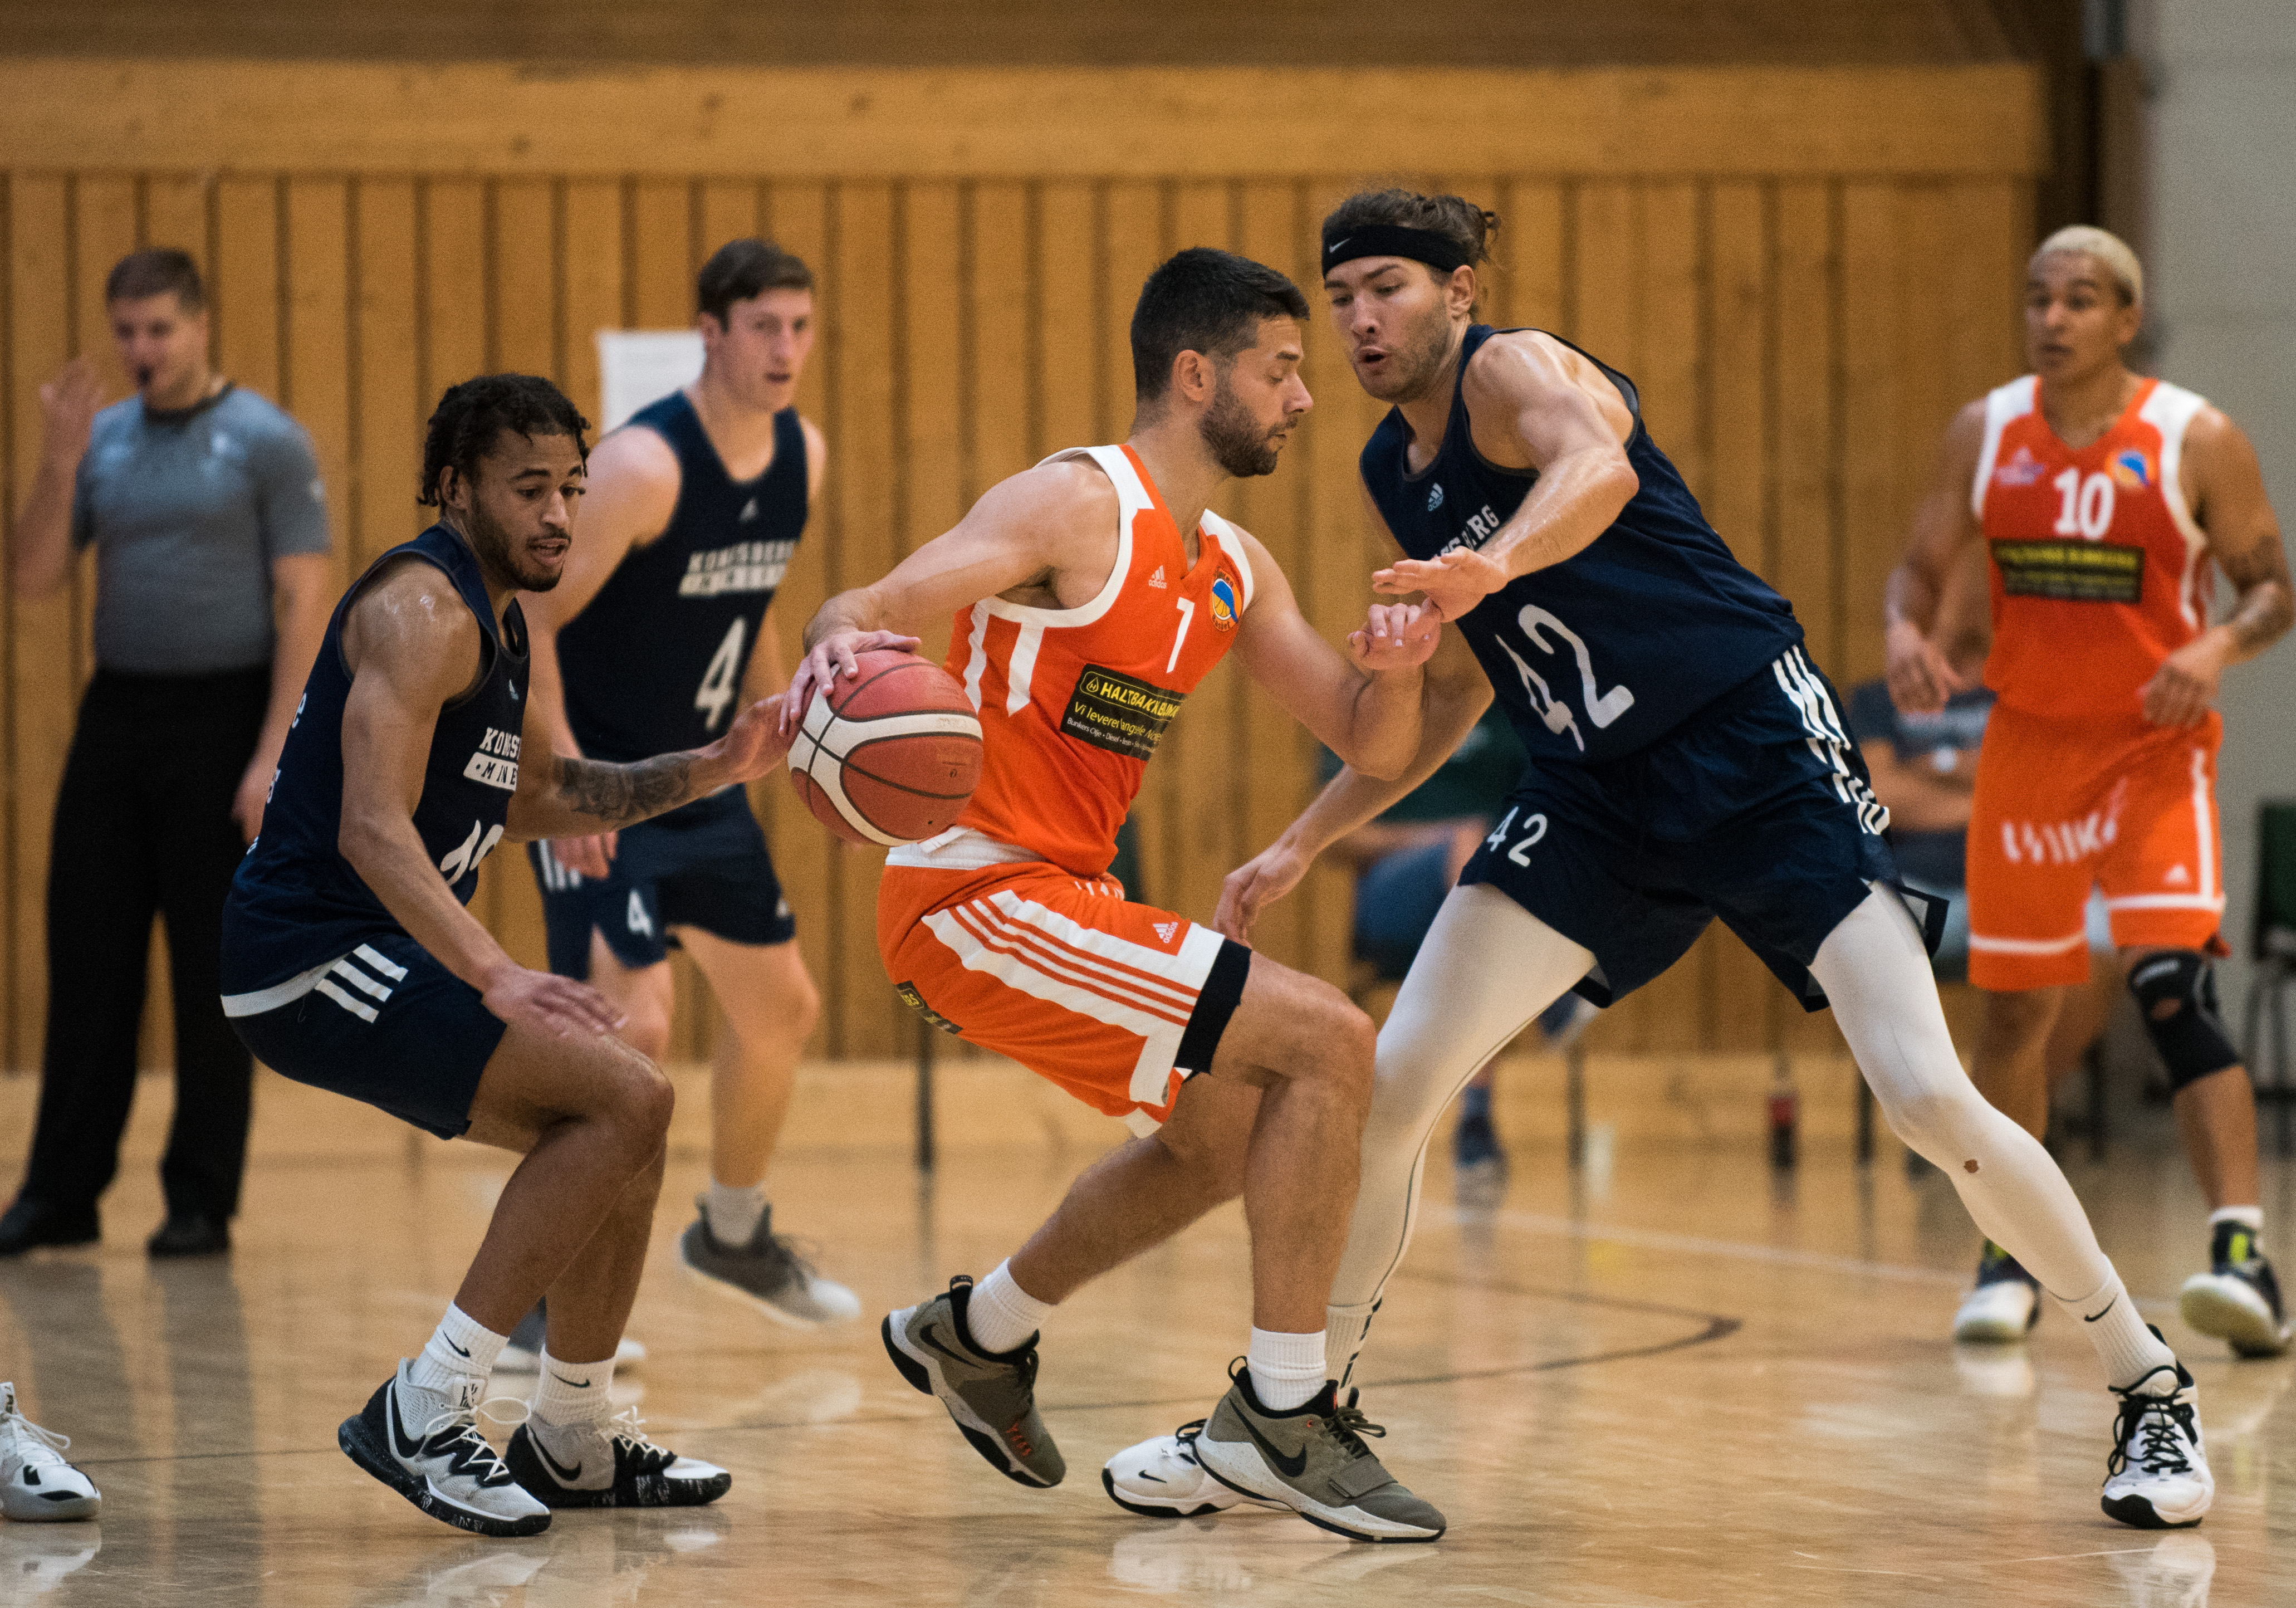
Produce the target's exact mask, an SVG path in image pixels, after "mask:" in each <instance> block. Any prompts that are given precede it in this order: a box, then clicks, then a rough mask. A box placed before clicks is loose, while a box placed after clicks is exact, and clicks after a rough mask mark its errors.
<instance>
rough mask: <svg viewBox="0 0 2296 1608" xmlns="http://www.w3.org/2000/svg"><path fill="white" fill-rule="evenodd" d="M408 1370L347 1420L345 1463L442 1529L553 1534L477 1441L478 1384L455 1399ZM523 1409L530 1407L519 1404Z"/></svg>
mask: <svg viewBox="0 0 2296 1608" xmlns="http://www.w3.org/2000/svg"><path fill="white" fill-rule="evenodd" d="M407 1366H408V1365H407V1364H406V1363H405V1362H404V1361H402V1362H401V1363H400V1364H399V1365H398V1374H397V1376H395V1377H394V1378H392V1379H390V1380H389V1382H386V1383H384V1384H383V1385H382V1386H381V1387H380V1388H379V1389H377V1390H376V1391H375V1393H374V1394H373V1396H371V1397H369V1398H368V1399H367V1404H366V1410H365V1411H364V1412H362V1413H360V1414H359V1415H357V1417H353V1418H346V1419H344V1420H343V1423H342V1427H341V1428H340V1430H338V1431H337V1432H335V1440H336V1443H337V1444H338V1445H340V1447H341V1448H343V1452H344V1455H345V1456H348V1457H349V1458H350V1460H351V1461H352V1462H354V1463H356V1464H358V1465H359V1466H360V1467H361V1468H363V1469H365V1470H366V1472H367V1473H370V1474H373V1476H374V1477H375V1478H376V1479H378V1480H380V1481H382V1482H383V1483H384V1484H385V1485H388V1486H389V1487H390V1489H393V1490H395V1491H397V1492H398V1494H399V1495H400V1496H402V1497H406V1499H407V1500H408V1501H409V1502H412V1503H414V1505H415V1506H417V1507H419V1508H421V1509H422V1511H423V1512H424V1513H426V1514H430V1516H431V1517H432V1518H434V1519H437V1520H439V1521H440V1522H444V1523H447V1524H452V1525H454V1526H455V1528H456V1529H458V1530H470V1531H471V1532H473V1533H474V1534H477V1535H482V1536H530V1535H537V1534H539V1533H540V1532H541V1531H543V1530H547V1529H548V1528H550V1510H549V1509H548V1508H547V1507H545V1506H544V1505H542V1504H541V1503H539V1502H537V1501H536V1500H535V1499H534V1498H533V1497H530V1496H529V1495H528V1494H527V1493H526V1492H525V1490H523V1489H521V1487H520V1485H519V1482H518V1481H516V1480H515V1479H513V1478H512V1476H511V1472H510V1470H509V1469H508V1468H507V1467H505V1466H504V1463H503V1460H502V1458H501V1457H500V1456H497V1455H496V1451H495V1448H493V1447H491V1446H488V1444H487V1441H486V1437H485V1436H483V1435H481V1434H480V1433H479V1423H478V1418H477V1408H478V1405H479V1391H480V1389H481V1384H480V1381H478V1380H475V1379H474V1380H471V1381H470V1382H467V1383H466V1384H465V1385H464V1386H463V1389H462V1391H460V1392H459V1393H458V1394H456V1395H455V1396H452V1397H449V1396H447V1395H446V1394H445V1393H444V1392H442V1391H430V1390H425V1389H423V1388H422V1386H421V1385H417V1384H411V1383H409V1382H408V1381H407V1376H406V1374H407ZM519 1405H520V1406H521V1407H523V1406H524V1405H525V1403H523V1402H521V1403H520V1404H519Z"/></svg>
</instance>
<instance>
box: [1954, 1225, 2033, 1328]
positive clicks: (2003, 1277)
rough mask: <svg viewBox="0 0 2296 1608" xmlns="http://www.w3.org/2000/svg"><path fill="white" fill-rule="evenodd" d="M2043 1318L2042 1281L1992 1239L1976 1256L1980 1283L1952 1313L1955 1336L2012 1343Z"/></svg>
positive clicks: (1978, 1282) (1978, 1281)
mask: <svg viewBox="0 0 2296 1608" xmlns="http://www.w3.org/2000/svg"><path fill="white" fill-rule="evenodd" d="M2040 1321H2041V1281H2040V1280H2038V1279H2037V1278H2035V1277H2034V1276H2032V1275H2031V1274H2030V1273H2028V1272H2026V1271H2025V1269H2024V1268H2023V1267H2022V1266H2021V1264H2020V1263H2019V1262H2018V1260H2017V1259H2016V1258H2015V1257H2013V1256H2012V1255H2010V1254H2009V1253H2008V1252H2007V1251H2004V1250H2002V1249H2001V1247H2000V1246H1998V1245H1997V1244H1995V1243H1993V1242H1992V1241H1991V1240H1988V1241H1986V1242H1985V1250H1984V1252H1983V1253H1982V1254H1981V1255H1980V1256H1979V1258H1978V1259H1977V1284H1976V1286H1975V1287H1974V1288H1973V1289H1972V1290H1971V1291H1970V1292H1969V1293H1968V1294H1967V1295H1965V1296H1964V1297H1963V1298H1962V1302H1961V1310H1960V1311H1958V1312H1956V1313H1955V1314H1954V1315H1953V1337H1954V1339H1956V1340H1957V1341H1972V1342H1975V1343H1978V1344H1988V1345H2009V1344H2011V1343H2013V1342H2014V1341H2021V1340H2022V1339H2024V1338H2025V1336H2026V1334H2027V1333H2029V1332H2030V1331H2031V1329H2032V1327H2033V1325H2035V1324H2037V1323H2039V1322H2040Z"/></svg>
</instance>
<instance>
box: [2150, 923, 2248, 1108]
mask: <svg viewBox="0 0 2296 1608" xmlns="http://www.w3.org/2000/svg"><path fill="white" fill-rule="evenodd" d="M2128 991H2129V992H2130V993H2131V994H2134V995H2136V1004H2137V1007H2138V1009H2139V1010H2140V1011H2142V1012H2143V1013H2144V1030H2145V1031H2146V1032H2147V1033H2149V1034H2151V1035H2152V1036H2153V1047H2154V1048H2155V1049H2157V1050H2159V1051H2160V1052H2161V1060H2162V1061H2163V1062H2166V1063H2167V1065H2168V1068H2169V1093H2170V1094H2172V1095H2174V1094H2178V1093H2181V1092H2182V1091H2183V1090H2185V1089H2186V1088H2188V1087H2191V1086H2192V1085H2194V1084H2195V1083H2197V1082H2199V1081H2200V1080H2201V1079H2203V1078H2205V1077H2207V1076H2208V1075H2209V1074H2210V1072H2220V1071H2224V1070H2225V1068H2226V1067H2228V1066H2237V1065H2239V1064H2240V1052H2239V1051H2238V1050H2236V1049H2235V1048H2233V1046H2232V1039H2231V1038H2229V1037H2227V1036H2226V1033H2225V1028H2224V1021H2223V1019H2222V1018H2221V1017H2220V1016H2218V1013H2217V979H2216V968H2215V967H2214V966H2211V965H2210V964H2209V961H2208V957H2207V956H2204V955H2202V954H2201V953H2200V952H2199V951H2198V950H2194V949H2170V950H2168V951H2167V952H2165V953H2163V954H2160V955H2155V956H2152V957H2151V958H2149V959H2147V960H2144V961H2140V962H2138V963H2137V965H2136V970H2135V971H2133V972H2129V974H2128Z"/></svg>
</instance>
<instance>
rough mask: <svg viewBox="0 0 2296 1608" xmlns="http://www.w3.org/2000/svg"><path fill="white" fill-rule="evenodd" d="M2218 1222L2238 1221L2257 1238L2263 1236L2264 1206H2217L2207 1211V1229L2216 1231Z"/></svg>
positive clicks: (2211, 1231)
mask: <svg viewBox="0 0 2296 1608" xmlns="http://www.w3.org/2000/svg"><path fill="white" fill-rule="evenodd" d="M2218 1223H2238V1224H2239V1225H2240V1226H2241V1227H2243V1228H2245V1229H2247V1230H2248V1231H2249V1233H2251V1234H2252V1235H2255V1236H2256V1237H2257V1238H2258V1239H2259V1240H2261V1239H2262V1238H2263V1237H2264V1208H2263V1207H2261V1206H2219V1207H2218V1208H2217V1209H2216V1210H2214V1211H2211V1212H2210V1213H2209V1230H2210V1233H2214V1232H2215V1231H2216V1226H2217V1225H2218Z"/></svg>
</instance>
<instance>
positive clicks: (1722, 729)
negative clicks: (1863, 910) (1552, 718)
mask: <svg viewBox="0 0 2296 1608" xmlns="http://www.w3.org/2000/svg"><path fill="white" fill-rule="evenodd" d="M1889 824H1890V816H1889V812H1888V811H1887V810H1885V809H1884V808H1882V805H1881V804H1880V802H1879V801H1878V800H1875V798H1874V790H1873V787H1872V785H1871V784H1870V783H1869V782H1868V780H1867V778H1866V761H1865V759H1863V758H1862V757H1861V756H1860V755H1859V754H1858V752H1857V744H1856V743H1855V742H1852V741H1851V740H1850V736H1849V730H1848V728H1847V726H1845V724H1844V723H1843V721H1842V718H1841V700H1840V698H1839V697H1838V696H1837V695H1836V694H1835V693H1834V690H1833V685H1832V684H1831V683H1830V682H1828V681H1827V680H1826V678H1825V677H1824V676H1823V675H1821V674H1820V673H1819V672H1818V670H1817V669H1816V667H1815V666H1813V665H1812V664H1811V663H1810V662H1809V660H1808V659H1807V658H1806V657H1805V656H1804V655H1803V653H1802V651H1801V650H1800V648H1799V647H1797V648H1794V649H1792V650H1791V651H1789V652H1786V653H1785V654H1784V655H1783V656H1781V657H1780V658H1779V659H1778V660H1776V662H1775V663H1774V664H1772V665H1770V666H1769V667H1768V668H1767V669H1764V670H1763V671H1762V672H1761V673H1760V674H1759V675H1757V676H1755V677H1752V678H1751V679H1749V680H1747V681H1745V682H1743V683H1742V684H1740V685H1738V686H1735V687H1734V688H1732V689H1731V690H1730V691H1729V692H1727V693H1724V694H1723V695H1722V696H1721V697H1719V698H1718V699H1716V700H1715V701H1713V702H1712V703H1710V704H1709V705H1707V706H1706V708H1704V709H1703V710H1700V711H1699V712H1698V713H1697V714H1695V715H1693V716H1692V717H1691V718H1690V719H1689V720H1687V721H1685V723H1684V724H1683V725H1682V726H1680V727H1679V728H1677V730H1676V731H1674V732H1672V733H1670V734H1669V735H1667V736H1665V737H1663V738H1661V739H1660V740H1659V741H1658V742H1654V743H1652V745H1651V746H1650V747H1648V748H1646V749H1644V750H1643V751H1641V752H1639V753H1634V754H1629V755H1628V756H1627V757H1626V758H1624V759H1616V760H1612V761H1611V762H1610V763H1608V764H1604V765H1584V766H1581V765H1545V766H1541V765H1534V766H1533V767H1531V768H1530V770H1529V772H1528V773H1527V774H1526V775H1525V777H1524V780H1523V782H1522V784H1521V786H1519V787H1517V788H1516V790H1515V791H1514V792H1513V793H1511V794H1510V795H1508V798H1507V800H1506V803H1505V806H1504V807H1503V808H1502V813H1501V815H1500V818H1499V824H1498V825H1497V828H1496V829H1495V830H1494V831H1493V832H1492V833H1491V834H1490V836H1489V837H1488V838H1486V839H1485V840H1484V841H1483V846H1482V848H1481V849H1478V850H1477V851H1476V853H1475V857H1474V858H1473V859H1472V860H1470V861H1468V863H1467V868H1466V870H1465V871H1464V872H1463V873H1461V874H1460V877H1459V881H1460V883H1461V885H1462V886H1464V885H1466V884H1468V883H1472V882H1488V883H1489V884H1490V885H1491V886H1492V887H1494V888H1497V890H1499V891H1500V892H1502V893H1504V894H1505V895H1506V896H1507V897H1508V898H1512V899H1513V900H1514V902H1515V903H1516V904H1518V905H1521V907H1523V908H1524V909H1526V910H1528V911H1529V912H1530V913H1531V914H1532V915H1535V916H1537V917H1538V919H1539V920H1540V921H1542V922H1545V923H1546V924H1547V925H1548V926H1550V927H1552V928H1554V930H1555V931H1557V932H1560V933H1562V935H1563V936H1564V937H1565V938H1568V939H1571V940H1572V941H1573V942H1576V943H1579V944H1583V945H1584V946H1586V948H1588V949H1591V950H1593V951H1594V954H1595V969H1594V970H1593V971H1592V972H1588V973H1587V976H1586V977H1585V978H1583V979H1581V980H1579V983H1578V985H1577V991H1578V992H1579V994H1581V995H1583V996H1584V997H1587V999H1590V1000H1592V1001H1593V1002H1594V1003H1595V1004H1596V1005H1610V1004H1611V1003H1612V1002H1613V1001H1615V1000H1619V999H1623V998H1624V997H1626V996H1628V994H1631V993H1632V992H1634V990H1635V989H1639V988H1641V987H1642V986H1643V984H1644V983H1646V982H1648V981H1650V980H1652V978H1655V977H1657V976H1658V975H1659V974H1660V973H1661V972H1664V971H1665V970H1666V969H1667V968H1668V967H1669V966H1670V965H1672V964H1674V963H1675V962H1676V961H1677V960H1679V959H1681V958H1682V956H1683V955H1684V954H1685V952H1687V951H1688V949H1689V948H1690V946H1691V945H1692V944H1693V943H1695V942H1696V941H1697V940H1698V936H1699V934H1700V933H1702V932H1703V931H1705V930H1706V925H1707V923H1709V922H1710V921H1712V920H1713V919H1714V918H1715V917H1717V916H1719V917H1720V918H1721V920H1722V922H1723V923H1724V924H1725V925H1726V926H1727V927H1728V928H1729V929H1730V930H1731V931H1733V932H1735V933H1736V934H1737V935H1738V936H1739V937H1740V938H1742V939H1744V940H1745V942H1746V947H1747V948H1751V950H1753V952H1754V953H1755V954H1756V955H1758V956H1760V957H1761V959H1762V964H1765V965H1767V966H1768V967H1769V969H1770V970H1771V972H1773V973H1775V975H1776V977H1777V979H1778V980H1779V981H1780V982H1782V983H1784V984H1785V986H1786V987H1787V988H1788V989H1790V990H1792V993H1793V996H1794V997H1795V998H1797V999H1799V1000H1800V1002H1801V1005H1802V1008H1803V1009H1804V1010H1808V1011H1820V1010H1824V1009H1825V1003H1826V1001H1825V990H1823V989H1820V988H1819V987H1818V986H1817V982H1816V979H1814V978H1812V977H1811V976H1810V974H1809V964H1810V962H1811V961H1812V960H1814V959H1816V956H1817V948H1818V946H1819V945H1820V944H1822V943H1824V942H1825V939H1826V936H1827V935H1828V934H1829V933H1831V932H1832V931H1833V929H1834V928H1835V927H1837V926H1839V925H1840V924H1841V921H1842V918H1843V917H1845V916H1847V915H1849V913H1850V912H1851V911H1852V910H1855V909H1856V908H1857V907H1858V906H1859V905H1860V904H1862V903H1864V902H1865V900H1866V897H1867V895H1868V894H1869V893H1871V892H1872V886H1871V885H1872V884H1873V883H1874V882H1882V883H1886V884H1888V885H1890V886H1891V887H1894V888H1896V889H1897V890H1898V893H1899V895H1900V897H1902V898H1905V899H1906V901H1907V908H1908V909H1909V910H1910V911H1911V912H1912V913H1913V915H1914V919H1915V922H1916V923H1919V924H1920V925H1921V927H1922V929H1923V939H1924V941H1925V942H1926V943H1927V944H1928V946H1929V948H1930V949H1931V952H1932V953H1934V952H1935V951H1936V948H1937V944H1938V939H1939V936H1940V934H1941V933H1942V931H1943V930H1944V925H1945V914H1946V907H1945V902H1944V901H1943V900H1942V899H1939V898H1935V897H1934V896H1932V895H1928V894H1921V893H1915V892H1914V891H1912V890H1908V889H1907V888H1906V887H1905V885H1904V883H1903V882H1901V881H1900V880H1899V878H1898V869H1897V863H1896V861H1895V860H1894V859H1893V857H1891V855H1890V849H1889V845H1888V843H1887V842H1886V841H1884V839H1883V837H1882V833H1884V832H1885V831H1886V830H1887V829H1888V826H1889Z"/></svg>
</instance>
